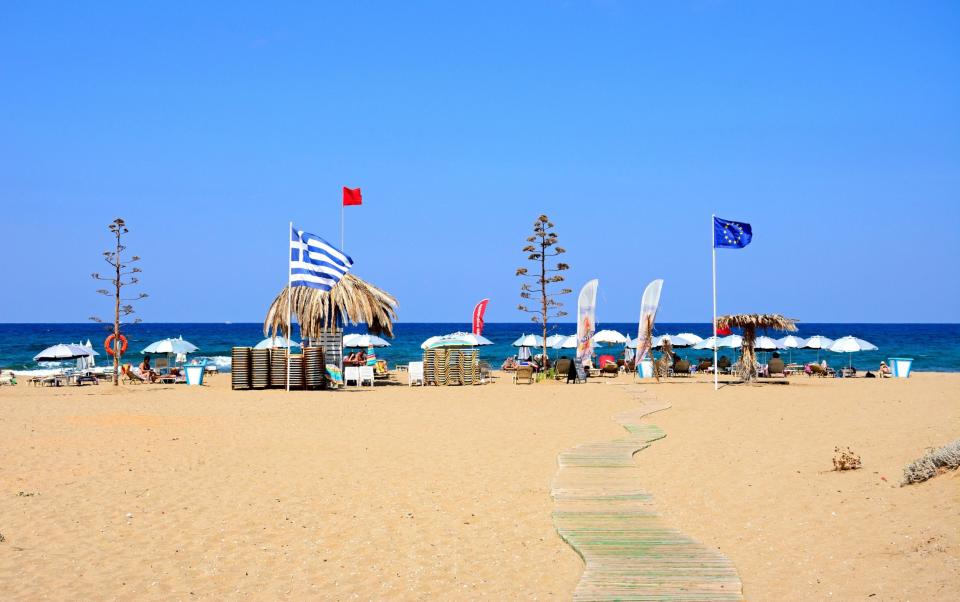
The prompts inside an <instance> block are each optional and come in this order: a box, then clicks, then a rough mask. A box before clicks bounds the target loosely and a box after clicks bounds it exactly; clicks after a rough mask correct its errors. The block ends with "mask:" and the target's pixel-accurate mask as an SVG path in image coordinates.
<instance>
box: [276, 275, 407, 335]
mask: <svg viewBox="0 0 960 602" xmlns="http://www.w3.org/2000/svg"><path fill="white" fill-rule="evenodd" d="M289 290H290V289H289V287H285V288H284V289H283V290H282V291H280V294H278V295H277V297H276V298H275V299H274V300H273V303H271V304H270V309H268V310H267V317H266V318H265V319H264V321H263V334H264V336H268V335H270V333H271V331H272V332H273V334H274V335H282V336H289V334H288V332H289V330H290V325H289V324H288V323H287V291H289ZM291 305H292V313H293V315H294V316H296V319H297V323H298V324H300V335H301V336H302V337H304V338H308V339H319V338H320V334H321V333H323V332H330V331H333V330H336V329H337V328H339V327H341V326H343V325H346V324H366V325H367V330H368V331H369V332H370V334H375V335H378V336H381V335H386V336H388V337H391V338H392V337H393V321H394V320H396V319H397V305H398V303H397V299H396V298H395V297H394V296H393V295H391V294H390V293H388V292H386V291H384V290H382V289H380V288H377V287H376V286H374V285H372V284H370V283H369V282H366V281H364V280H361V279H360V278H357V277H356V276H354V275H352V274H346V275H345V276H344V277H343V278H342V279H341V280H340V281H339V282H338V283H336V284H335V285H334V286H333V288H331V289H330V290H329V291H323V290H320V289H315V288H310V287H308V286H295V287H293V296H292V298H291Z"/></svg>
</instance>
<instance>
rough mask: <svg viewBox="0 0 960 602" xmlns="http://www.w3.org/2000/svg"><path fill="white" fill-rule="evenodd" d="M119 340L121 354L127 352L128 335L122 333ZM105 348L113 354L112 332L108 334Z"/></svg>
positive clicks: (104, 344)
mask: <svg viewBox="0 0 960 602" xmlns="http://www.w3.org/2000/svg"><path fill="white" fill-rule="evenodd" d="M119 341H120V355H123V354H124V353H126V352H127V337H125V336H123V335H122V334H121V335H120V337H119ZM103 348H104V349H106V350H107V353H109V354H110V355H113V335H112V334H111V335H110V336H108V337H107V339H106V340H105V341H104V342H103Z"/></svg>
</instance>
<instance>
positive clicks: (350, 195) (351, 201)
mask: <svg viewBox="0 0 960 602" xmlns="http://www.w3.org/2000/svg"><path fill="white" fill-rule="evenodd" d="M362 204H363V197H362V196H361V195H360V189H359V188H347V187H346V186H344V187H343V206H344V207H346V206H348V205H362Z"/></svg>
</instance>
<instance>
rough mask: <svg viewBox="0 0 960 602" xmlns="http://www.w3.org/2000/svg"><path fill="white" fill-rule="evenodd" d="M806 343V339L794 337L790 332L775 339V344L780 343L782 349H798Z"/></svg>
mask: <svg viewBox="0 0 960 602" xmlns="http://www.w3.org/2000/svg"><path fill="white" fill-rule="evenodd" d="M806 343H807V341H806V339H801V338H800V337H795V336H793V335H792V334H788V335H787V336H785V337H783V338H780V339H777V344H778V345H780V347H781V348H782V349H800V348H802V347H803V346H804V345H805V344H806Z"/></svg>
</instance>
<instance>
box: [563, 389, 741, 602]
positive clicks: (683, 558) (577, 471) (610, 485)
mask: <svg viewBox="0 0 960 602" xmlns="http://www.w3.org/2000/svg"><path fill="white" fill-rule="evenodd" d="M624 388H625V390H626V391H627V392H628V393H629V394H631V395H633V396H634V397H635V398H636V399H637V400H638V401H639V402H640V406H639V407H638V408H637V409H635V410H630V411H627V412H623V413H621V414H618V415H616V416H614V420H615V421H617V422H619V423H620V424H621V425H623V427H624V428H625V429H626V430H627V433H628V436H627V437H625V438H623V439H615V440H613V441H604V442H598V443H584V444H582V445H578V446H576V447H574V448H571V449H568V450H566V451H564V452H562V453H561V454H560V456H559V457H558V459H557V462H558V464H559V467H560V468H559V470H558V471H557V476H556V477H555V478H554V481H553V489H552V496H553V499H554V503H555V510H554V513H553V522H554V525H555V526H556V528H557V533H559V534H560V537H562V538H563V540H564V541H566V542H567V543H568V544H570V546H571V547H573V549H574V550H576V551H577V553H578V554H580V556H581V557H582V558H583V560H584V563H585V564H586V566H585V568H584V572H583V576H582V577H581V578H580V583H579V584H577V588H576V590H575V591H574V599H575V600H742V599H743V595H742V592H741V584H740V578H739V577H738V576H737V571H736V569H735V568H734V566H733V564H732V563H731V562H730V561H729V560H728V559H727V558H726V557H725V556H723V555H722V554H720V553H719V552H717V551H715V550H711V549H709V548H707V547H705V546H703V545H701V544H699V543H697V542H696V541H694V540H692V539H691V538H689V537H687V536H686V535H684V534H683V533H680V532H679V531H677V530H676V529H671V528H669V527H667V526H666V525H664V523H663V521H662V520H661V519H660V517H659V516H658V515H657V513H656V511H655V510H654V507H653V503H652V501H651V499H650V496H649V494H647V493H645V492H644V491H643V488H642V487H641V483H640V480H641V479H640V470H639V469H638V468H637V466H636V464H635V463H634V459H633V455H634V454H635V453H636V452H638V451H640V450H642V449H644V448H646V447H649V445H650V443H651V442H653V441H656V440H657V439H661V438H663V437H665V436H666V435H665V434H664V433H663V431H661V430H660V429H659V428H657V427H656V426H654V425H649V424H641V423H640V420H641V419H642V418H643V417H644V416H647V415H649V414H652V413H653V412H658V411H660V410H664V409H666V408H669V407H670V404H668V403H665V402H662V401H658V400H657V399H656V398H655V397H654V396H653V395H650V394H647V393H645V392H644V391H643V389H642V388H640V387H637V386H635V385H629V386H626V387H624Z"/></svg>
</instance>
